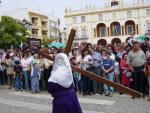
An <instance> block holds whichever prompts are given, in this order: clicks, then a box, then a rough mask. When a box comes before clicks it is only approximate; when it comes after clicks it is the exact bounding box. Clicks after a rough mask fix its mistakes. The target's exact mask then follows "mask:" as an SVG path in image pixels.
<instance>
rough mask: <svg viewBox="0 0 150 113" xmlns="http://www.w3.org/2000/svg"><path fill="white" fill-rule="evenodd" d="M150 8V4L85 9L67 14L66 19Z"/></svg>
mask: <svg viewBox="0 0 150 113" xmlns="http://www.w3.org/2000/svg"><path fill="white" fill-rule="evenodd" d="M143 8H150V4H147V5H136V6H131V7H122V8H103V9H96V8H95V9H85V10H80V11H70V12H67V13H66V14H65V15H64V17H72V16H79V15H89V14H98V13H108V12H117V11H125V10H135V9H143Z"/></svg>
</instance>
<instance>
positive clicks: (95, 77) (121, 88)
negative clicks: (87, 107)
mask: <svg viewBox="0 0 150 113" xmlns="http://www.w3.org/2000/svg"><path fill="white" fill-rule="evenodd" d="M75 33H76V30H74V29H72V30H71V32H70V35H69V38H68V42H67V45H66V48H65V53H66V54H67V55H68V54H69V52H70V49H71V46H72V43H73V40H74V37H75ZM42 55H43V56H44V57H46V58H47V59H50V60H53V59H52V58H51V57H50V56H49V55H47V54H45V53H43V52H42ZM71 67H72V70H74V71H76V72H79V73H81V75H82V76H86V77H90V78H91V79H93V80H95V81H97V82H99V83H103V84H106V85H109V86H112V87H114V88H115V89H117V90H119V91H122V92H124V93H127V94H129V95H131V96H133V97H137V98H140V97H142V94H141V93H139V92H137V91H135V90H133V89H130V88H128V87H125V86H123V85H121V84H118V83H115V82H112V81H110V80H107V79H106V78H104V77H101V76H98V75H96V74H94V73H91V72H89V71H86V70H82V69H80V68H78V67H76V66H73V65H71Z"/></svg>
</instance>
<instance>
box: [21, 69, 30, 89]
mask: <svg viewBox="0 0 150 113" xmlns="http://www.w3.org/2000/svg"><path fill="white" fill-rule="evenodd" d="M22 73H23V76H24V81H25V85H24V86H25V89H26V90H29V74H28V72H27V71H26V70H22Z"/></svg>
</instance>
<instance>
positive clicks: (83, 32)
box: [82, 29, 87, 38]
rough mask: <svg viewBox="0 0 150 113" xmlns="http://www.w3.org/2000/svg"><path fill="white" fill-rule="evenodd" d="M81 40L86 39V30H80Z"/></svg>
mask: <svg viewBox="0 0 150 113" xmlns="http://www.w3.org/2000/svg"><path fill="white" fill-rule="evenodd" d="M82 38H87V34H86V29H82Z"/></svg>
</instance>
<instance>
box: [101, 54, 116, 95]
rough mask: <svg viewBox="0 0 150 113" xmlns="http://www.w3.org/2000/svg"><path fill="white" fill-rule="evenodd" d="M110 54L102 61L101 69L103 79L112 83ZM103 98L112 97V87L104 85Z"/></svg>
mask: <svg viewBox="0 0 150 113" xmlns="http://www.w3.org/2000/svg"><path fill="white" fill-rule="evenodd" d="M110 56H111V53H109V52H107V54H106V59H103V60H102V69H103V72H104V77H105V78H106V79H108V80H110V81H114V71H113V70H114V61H113V60H112V59H111V58H110ZM104 89H105V96H112V93H113V92H114V89H113V87H110V86H108V85H106V84H105V85H104Z"/></svg>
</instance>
